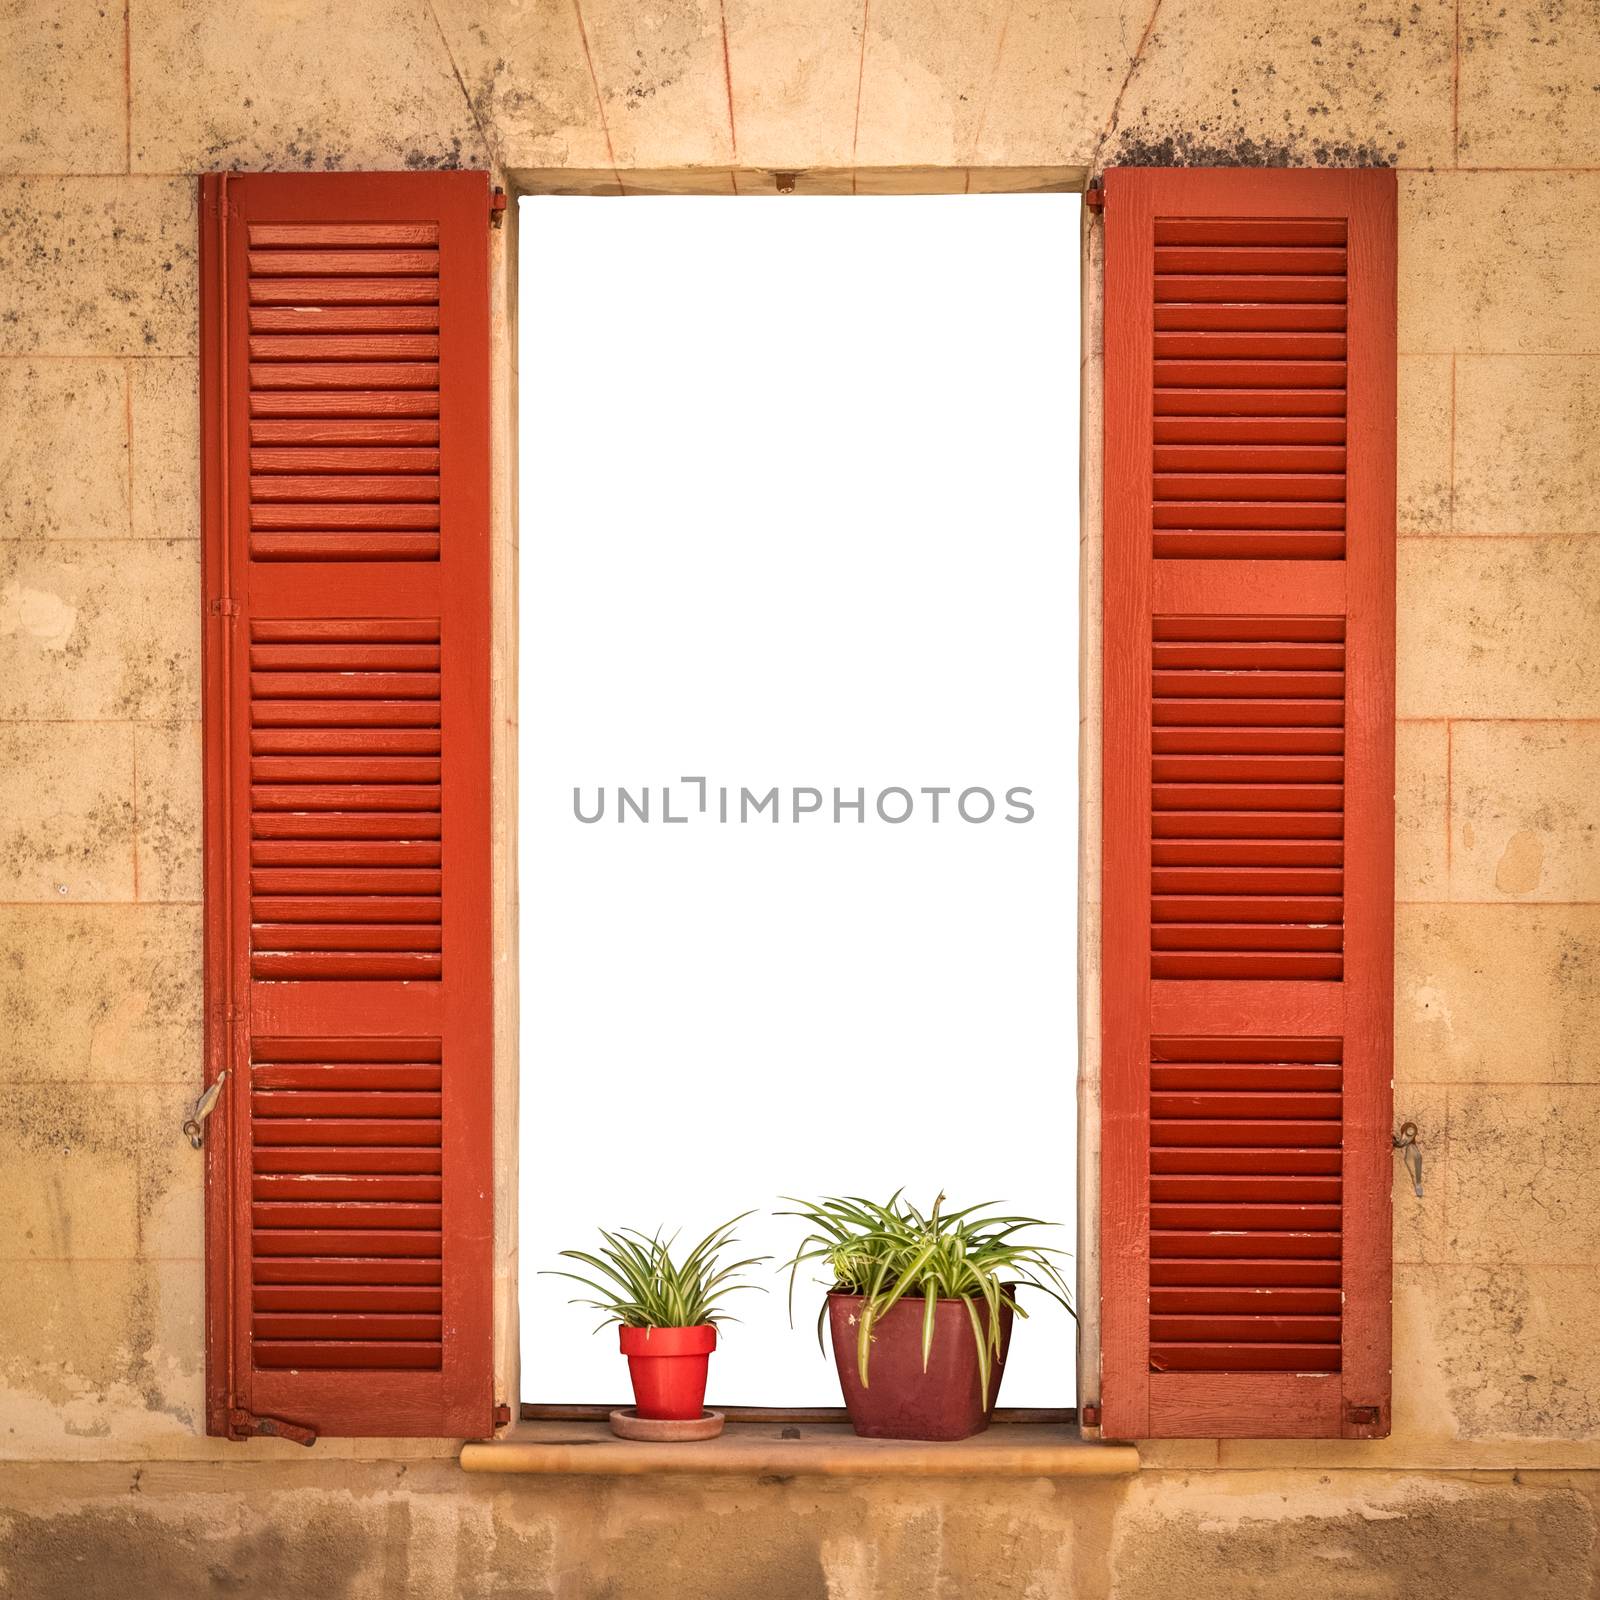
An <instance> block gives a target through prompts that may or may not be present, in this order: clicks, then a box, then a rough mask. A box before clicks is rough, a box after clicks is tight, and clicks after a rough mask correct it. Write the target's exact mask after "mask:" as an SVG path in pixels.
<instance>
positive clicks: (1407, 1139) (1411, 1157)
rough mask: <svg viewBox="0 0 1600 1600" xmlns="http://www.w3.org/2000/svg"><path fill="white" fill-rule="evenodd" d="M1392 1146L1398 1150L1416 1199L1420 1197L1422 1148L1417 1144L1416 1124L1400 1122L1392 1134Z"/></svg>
mask: <svg viewBox="0 0 1600 1600" xmlns="http://www.w3.org/2000/svg"><path fill="white" fill-rule="evenodd" d="M1394 1147H1395V1149H1396V1150H1398V1151H1399V1152H1400V1159H1401V1160H1402V1161H1403V1162H1405V1164H1406V1172H1407V1174H1408V1175H1409V1176H1410V1178H1411V1192H1412V1193H1413V1194H1414V1195H1416V1197H1417V1199H1419V1200H1420V1199H1421V1198H1422V1150H1421V1148H1420V1147H1419V1146H1418V1144H1417V1125H1416V1123H1414V1122H1402V1123H1401V1124H1400V1131H1399V1133H1397V1134H1395V1136H1394Z"/></svg>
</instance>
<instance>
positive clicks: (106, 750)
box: [0, 722, 133, 906]
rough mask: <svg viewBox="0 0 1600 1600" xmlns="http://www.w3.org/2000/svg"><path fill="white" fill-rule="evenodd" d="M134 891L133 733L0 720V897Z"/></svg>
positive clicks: (129, 894) (114, 895) (45, 898)
mask: <svg viewBox="0 0 1600 1600" xmlns="http://www.w3.org/2000/svg"><path fill="white" fill-rule="evenodd" d="M132 898H133V730H132V729H131V728H130V727H129V726H128V725H127V724H126V723H111V722H102V723H79V724H72V723H62V722H13V723H0V901H7V900H33V901H42V902H45V903H47V904H50V905H62V906H65V905H70V904H72V903H73V902H75V901H83V900H87V901H103V900H131V899H132Z"/></svg>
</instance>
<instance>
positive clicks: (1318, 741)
mask: <svg viewBox="0 0 1600 1600" xmlns="http://www.w3.org/2000/svg"><path fill="white" fill-rule="evenodd" d="M1104 216H1105V228H1106V236H1105V263H1106V264H1105V351H1106V354H1105V611H1104V620H1105V728H1104V839H1105V866H1104V880H1103V885H1102V899H1103V916H1104V924H1103V927H1104V961H1103V969H1102V1006H1103V1014H1104V1019H1105V1020H1104V1024H1103V1054H1102V1097H1103V1125H1102V1164H1101V1185H1102V1188H1101V1202H1102V1230H1103V1231H1102V1238H1101V1251H1102V1269H1101V1270H1102V1288H1101V1314H1102V1351H1101V1408H1102V1419H1103V1426H1104V1428H1105V1431H1106V1432H1107V1433H1108V1434H1110V1435H1112V1436H1114V1437H1120V1438H1146V1437H1154V1438H1160V1437H1169V1438H1170V1437H1191V1436H1193V1437H1224V1436H1234V1437H1309V1436H1325V1437H1339V1436H1343V1437H1357V1438H1370V1437H1379V1436H1383V1435H1386V1434H1387V1433H1388V1431H1389V1275H1390V1235H1389V1204H1390V1201H1389V1194H1390V1168H1391V1165H1392V1156H1391V1150H1390V1129H1391V1121H1390V1087H1389V1079H1390V1061H1391V1048H1392V1047H1391V1018H1392V997H1391V985H1392V962H1393V926H1392V923H1393V876H1394V637H1393V628H1394V531H1395V530H1394V452H1395V436H1394V420H1395V397H1394V385H1395V179H1394V174H1393V173H1392V172H1387V171H1363V172H1263V171H1246V170H1229V171H1202V170H1185V171H1177V170H1174V171H1165V170H1119V171H1112V172H1109V173H1107V174H1106V180H1105V212H1104Z"/></svg>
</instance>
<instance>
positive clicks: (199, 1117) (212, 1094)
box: [183, 1067, 228, 1150]
mask: <svg viewBox="0 0 1600 1600" xmlns="http://www.w3.org/2000/svg"><path fill="white" fill-rule="evenodd" d="M227 1076H228V1069H227V1068H226V1067H224V1068H223V1069H222V1071H221V1072H219V1073H218V1074H217V1081H216V1082H215V1083H213V1084H212V1085H211V1087H210V1088H209V1089H207V1090H206V1092H205V1093H204V1094H203V1095H201V1096H200V1098H199V1099H198V1100H196V1101H195V1103H194V1110H192V1111H191V1112H190V1113H189V1115H188V1116H187V1117H185V1118H184V1122H183V1131H184V1132H185V1133H186V1134H188V1136H189V1143H190V1144H191V1145H192V1146H193V1147H194V1148H195V1149H196V1150H198V1149H200V1147H201V1146H202V1145H203V1144H204V1143H205V1142H206V1139H205V1122H206V1118H207V1117H209V1116H210V1115H211V1113H212V1112H213V1111H215V1110H216V1109H217V1100H218V1099H219V1098H220V1096H221V1094H222V1084H223V1080H224V1079H226V1078H227Z"/></svg>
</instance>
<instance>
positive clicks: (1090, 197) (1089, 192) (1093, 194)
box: [1083, 178, 1106, 217]
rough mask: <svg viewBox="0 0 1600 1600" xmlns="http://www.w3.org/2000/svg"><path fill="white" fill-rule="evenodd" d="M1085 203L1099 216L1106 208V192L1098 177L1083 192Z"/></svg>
mask: <svg viewBox="0 0 1600 1600" xmlns="http://www.w3.org/2000/svg"><path fill="white" fill-rule="evenodd" d="M1083 203H1084V204H1085V205H1086V206H1088V208H1089V209H1090V210H1091V211H1092V212H1093V213H1094V214H1095V215H1096V216H1097V217H1098V216H1099V215H1100V213H1101V212H1102V211H1104V210H1105V208H1106V192H1105V190H1104V189H1102V188H1101V187H1100V180H1099V179H1098V178H1096V179H1095V180H1094V181H1093V182H1092V183H1091V184H1090V185H1089V187H1088V188H1087V189H1085V190H1084V193H1083Z"/></svg>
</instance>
